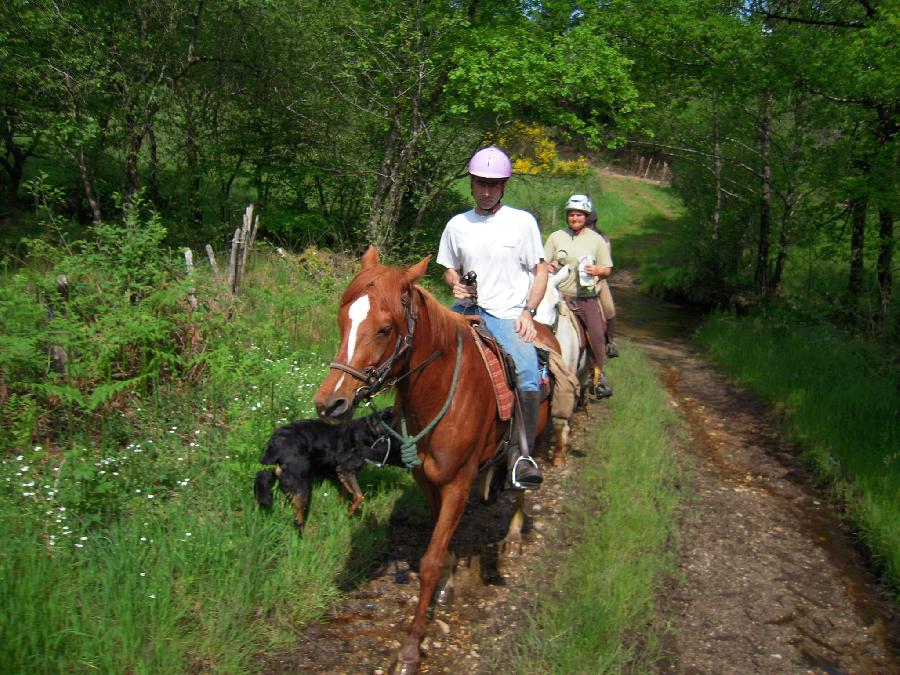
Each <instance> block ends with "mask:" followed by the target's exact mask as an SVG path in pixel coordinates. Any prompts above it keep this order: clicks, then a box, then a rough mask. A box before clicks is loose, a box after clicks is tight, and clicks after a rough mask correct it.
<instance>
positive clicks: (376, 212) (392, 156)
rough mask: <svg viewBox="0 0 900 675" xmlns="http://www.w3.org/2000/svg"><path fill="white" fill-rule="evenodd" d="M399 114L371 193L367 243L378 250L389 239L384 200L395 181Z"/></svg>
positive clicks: (395, 119) (386, 142) (394, 122)
mask: <svg viewBox="0 0 900 675" xmlns="http://www.w3.org/2000/svg"><path fill="white" fill-rule="evenodd" d="M399 125H400V120H399V114H397V115H396V116H395V117H394V121H393V123H392V124H391V130H390V131H389V132H388V135H387V138H386V139H385V144H384V155H382V159H381V166H380V167H379V169H378V177H377V178H376V180H375V190H374V192H373V193H372V204H371V206H370V207H369V222H368V234H369V243H370V244H374V245H375V247H376V248H378V249H379V250H382V251H383V250H384V248H385V247H386V246H387V244H388V241H389V239H390V237H389V236H388V235H387V233H386V232H385V229H386V228H385V200H386V199H387V197H388V195H389V194H390V192H391V190H392V188H393V183H394V182H395V180H396V173H395V172H396V166H395V165H396V163H397V160H398V158H399V154H400V153H399V148H398V146H399V138H398V136H399V134H400V129H399V128H398V127H399Z"/></svg>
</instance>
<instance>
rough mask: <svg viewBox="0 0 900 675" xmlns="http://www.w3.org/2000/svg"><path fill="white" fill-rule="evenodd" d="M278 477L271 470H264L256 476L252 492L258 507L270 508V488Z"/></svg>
mask: <svg viewBox="0 0 900 675" xmlns="http://www.w3.org/2000/svg"><path fill="white" fill-rule="evenodd" d="M276 480H278V477H277V476H276V475H275V471H274V470H273V469H265V470H263V471H260V472H259V473H257V474H256V481H255V482H254V483H253V492H254V493H255V494H256V501H257V502H258V503H259V505H260V506H262V507H265V508H269V507H270V506H272V486H273V485H275V481H276Z"/></svg>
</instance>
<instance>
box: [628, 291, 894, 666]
mask: <svg viewBox="0 0 900 675" xmlns="http://www.w3.org/2000/svg"><path fill="white" fill-rule="evenodd" d="M629 282H630V279H629V278H628V276H627V275H625V276H624V278H620V279H619V284H618V285H619V287H618V288H617V289H616V298H617V302H618V304H619V307H620V311H621V313H622V316H623V320H625V324H624V326H623V332H625V333H627V334H629V335H630V337H631V339H632V342H633V344H636V345H638V346H639V347H640V348H641V349H642V350H643V351H644V352H645V353H647V354H648V355H650V357H651V358H653V359H654V360H655V361H656V362H657V363H658V364H659V366H660V375H661V379H662V380H663V382H664V383H665V384H666V387H667V389H668V391H669V394H670V397H671V405H672V406H673V407H674V408H675V410H676V411H677V412H678V414H679V415H680V416H681V417H682V419H684V421H685V429H686V431H687V434H688V438H687V440H686V442H684V443H681V444H678V446H677V452H678V453H679V454H680V456H681V457H682V458H683V460H684V461H685V462H687V463H689V465H690V466H691V467H692V474H693V477H694V481H693V482H694V490H695V492H696V497H695V499H693V500H691V501H690V502H689V503H686V504H685V505H684V507H683V509H682V541H681V543H682V548H681V552H680V559H679V563H680V571H681V574H682V575H683V581H682V582H681V583H675V582H673V583H672V584H671V586H670V589H669V593H668V595H667V597H666V602H667V607H668V615H669V620H670V621H671V623H672V627H673V632H672V635H671V636H670V638H669V640H668V644H667V647H668V655H669V656H668V659H667V660H666V662H664V663H661V664H660V667H659V671H660V672H667V673H668V672H672V673H828V674H836V673H900V616H898V612H897V607H896V606H895V605H893V604H892V603H891V602H890V601H889V600H888V599H887V598H886V597H885V596H884V595H883V594H882V593H881V591H880V590H879V588H878V586H877V584H876V581H875V579H874V577H873V575H872V573H871V572H870V570H869V569H867V566H866V564H865V562H864V560H863V558H862V554H861V552H860V550H859V549H858V548H857V546H856V545H855V543H854V542H853V540H852V537H851V535H850V534H849V533H848V531H847V529H846V528H845V527H844V526H843V525H842V524H841V522H840V520H839V519H838V517H837V515H836V514H835V512H834V510H833V509H832V508H831V507H830V506H829V505H828V503H827V499H826V497H825V496H824V495H823V494H822V493H821V491H819V490H817V489H816V488H815V486H814V485H813V480H812V476H811V474H810V472H809V470H808V469H807V468H806V467H805V466H804V465H803V464H802V463H801V462H800V461H799V458H798V452H797V450H796V449H795V448H794V447H792V446H791V445H790V444H788V443H786V442H785V441H783V440H782V439H780V438H779V436H778V433H777V430H776V427H775V425H774V423H773V421H772V417H771V413H770V411H769V410H768V409H767V408H766V406H764V405H763V404H761V403H760V402H759V401H758V400H757V399H756V398H755V397H753V396H752V395H750V394H749V393H747V392H744V391H740V390H739V389H737V388H736V387H734V386H733V385H731V384H730V383H729V382H728V381H727V380H726V379H725V378H724V377H723V376H722V375H721V374H719V373H717V372H716V371H715V370H714V369H713V368H712V367H711V366H710V364H709V362H708V360H706V358H705V357H704V356H703V355H702V354H701V353H700V352H698V351H697V350H696V349H695V348H693V347H692V346H691V345H690V344H689V342H688V340H687V339H686V338H687V336H688V335H689V334H690V332H691V330H692V329H693V327H694V326H695V325H696V323H697V321H698V320H699V317H697V316H696V315H691V314H690V313H689V312H686V311H685V310H683V309H680V308H676V307H674V306H672V305H666V304H664V303H658V302H655V301H650V300H649V299H647V298H645V297H643V296H641V295H640V294H638V293H637V292H636V290H635V288H634V286H633V284H630V283H629ZM624 317H628V319H627V320H626V319H624Z"/></svg>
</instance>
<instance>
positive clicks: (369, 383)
mask: <svg viewBox="0 0 900 675" xmlns="http://www.w3.org/2000/svg"><path fill="white" fill-rule="evenodd" d="M412 294H413V289H410V290H409V293H408V294H407V296H406V297H405V298H402V299H401V300H400V304H401V305H403V307H404V308H405V310H406V312H405V314H406V334H405V335H401V336H400V337H399V338H398V339H397V345H396V346H395V347H394V353H393V354H391V355H390V356H389V357H388V358H387V359H385V360H384V361H383V362H382V363H381V364H380V365H378V366H374V367H371V368H366V369H365V370H360V369H359V368H354V367H353V366H351V365H350V364H349V363H344V362H343V361H332V362H331V365H330V368H333V369H334V370H340V371H342V372H345V373H347V374H348V375H350V376H352V377H354V378H356V379H357V380H359V381H360V382H362V383H363V384H362V386H361V387H359V388H358V389H357V390H356V392H355V400H354V403H356V402H358V401H360V400H362V399H365V398H372V397H373V396H375V394H377V393H378V392H379V391H381V390H382V389H383V388H384V387H385V383H386V382H387V377H388V373H390V372H391V370H392V369H393V367H394V364H395V363H397V362H398V361H399V360H400V359H401V358H403V357H404V356H406V354H407V352H408V351H409V350H410V347H412V341H413V336H414V335H415V332H416V319H417V318H418V313H417V312H416V310H415V308H414V307H413V300H412ZM438 354H440V350H438V351H437V352H435V353H434V354H432V355H431V356H430V357H429V358H428V359H427V360H426V361H425V362H424V363H422V364H420V365H419V366H417V367H416V368H415V370H418V369H420V368H423V367H424V366H426V365H428V364H429V363H431V361H433V360H434V359H435V358H437V356H438ZM412 372H414V371H407V372H406V373H404V374H403V375H401V376H400V377H396V378H394V380H393V382H391V384H394V383H395V382H397V380H399V379H401V378H403V377H406V376H407V375H410V374H411V373H412Z"/></svg>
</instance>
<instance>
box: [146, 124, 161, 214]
mask: <svg viewBox="0 0 900 675" xmlns="http://www.w3.org/2000/svg"><path fill="white" fill-rule="evenodd" d="M153 126H154V125H153V122H152V121H151V122H150V123H149V124H148V125H147V145H148V146H149V151H150V162H149V164H148V166H147V197H148V199H149V200H150V203H151V204H153V206H154V207H156V208H157V209H159V208H161V206H162V205H161V201H162V199H161V197H160V194H159V155H158V154H157V150H158V148H157V145H156V132H155V131H154V129H153Z"/></svg>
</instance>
